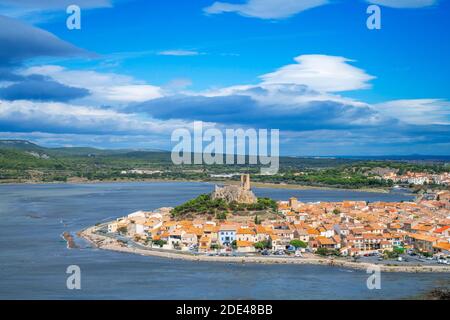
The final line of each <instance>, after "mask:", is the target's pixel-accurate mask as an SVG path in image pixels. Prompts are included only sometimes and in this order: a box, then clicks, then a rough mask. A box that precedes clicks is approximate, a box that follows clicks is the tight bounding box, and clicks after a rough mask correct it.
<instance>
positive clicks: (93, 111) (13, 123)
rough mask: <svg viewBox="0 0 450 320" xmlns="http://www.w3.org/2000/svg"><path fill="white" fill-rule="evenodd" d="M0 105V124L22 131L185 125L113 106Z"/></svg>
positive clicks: (134, 130) (156, 129)
mask: <svg viewBox="0 0 450 320" xmlns="http://www.w3.org/2000/svg"><path fill="white" fill-rule="evenodd" d="M0 105H1V108H0V124H1V126H2V128H4V129H3V130H6V131H8V130H9V131H11V129H12V128H15V129H20V130H23V131H28V130H31V131H45V132H54V133H55V132H59V133H79V134H86V133H96V134H100V135H102V134H111V133H126V134H131V135H132V134H155V133H158V134H162V133H164V134H169V133H170V132H171V131H172V130H174V129H175V128H177V127H179V126H185V125H186V122H184V121H182V120H169V121H162V120H156V119H152V118H148V117H142V116H141V115H137V114H133V113H122V112H119V111H115V110H112V109H101V108H95V107H91V106H80V105H73V104H68V103H59V102H51V103H48V102H32V101H26V100H16V101H5V100H0Z"/></svg>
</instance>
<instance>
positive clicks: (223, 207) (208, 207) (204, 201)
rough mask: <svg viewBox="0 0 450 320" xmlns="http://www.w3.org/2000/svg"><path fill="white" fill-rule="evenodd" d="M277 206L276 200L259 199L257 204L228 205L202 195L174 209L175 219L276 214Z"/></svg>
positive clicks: (233, 203)
mask: <svg viewBox="0 0 450 320" xmlns="http://www.w3.org/2000/svg"><path fill="white" fill-rule="evenodd" d="M276 208H277V204H276V202H275V201H274V200H272V199H269V198H258V201H257V203H254V204H243V203H236V202H231V203H227V202H226V201H225V200H223V199H212V197H211V195H210V194H202V195H199V196H198V197H197V198H194V199H191V200H189V201H187V202H185V203H183V204H181V205H179V206H177V207H175V208H173V209H172V212H171V213H172V216H173V217H182V216H186V215H198V214H206V215H208V214H209V215H215V216H219V217H226V214H227V213H236V212H252V211H263V210H269V211H271V212H275V211H276Z"/></svg>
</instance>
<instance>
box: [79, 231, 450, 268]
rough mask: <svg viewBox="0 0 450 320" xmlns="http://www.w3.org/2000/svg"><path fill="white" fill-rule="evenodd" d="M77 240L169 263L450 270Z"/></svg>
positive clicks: (87, 235)
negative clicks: (211, 253) (203, 252)
mask: <svg viewBox="0 0 450 320" xmlns="http://www.w3.org/2000/svg"><path fill="white" fill-rule="evenodd" d="M79 236H80V237H82V238H84V239H86V240H87V241H89V242H90V243H91V244H92V245H93V246H95V247H97V248H100V249H105V250H113V251H118V252H125V253H134V254H140V255H144V256H156V257H161V258H169V259H181V260H189V261H199V262H200V261H204V262H222V263H262V264H315V265H327V266H335V267H343V268H351V269H359V270H367V269H368V268H371V267H379V268H380V271H382V272H443V273H450V266H443V265H439V266H420V265H417V266H411V265H404V266H399V265H383V264H371V263H364V262H352V261H345V260H342V259H333V258H319V257H317V258H297V257H267V256H241V257H233V256H226V257H222V256H206V255H193V254H190V253H186V252H174V251H168V250H162V249H150V248H149V249H139V248H131V247H128V246H125V245H124V244H122V243H120V242H118V241H117V240H115V239H112V238H110V237H107V236H102V235H99V234H97V233H94V232H93V227H90V228H87V229H85V230H82V231H81V232H79Z"/></svg>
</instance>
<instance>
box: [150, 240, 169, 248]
mask: <svg viewBox="0 0 450 320" xmlns="http://www.w3.org/2000/svg"><path fill="white" fill-rule="evenodd" d="M152 242H153V244H156V245H157V246H160V247H162V246H163V245H165V244H166V243H167V241H164V240H153V241H152Z"/></svg>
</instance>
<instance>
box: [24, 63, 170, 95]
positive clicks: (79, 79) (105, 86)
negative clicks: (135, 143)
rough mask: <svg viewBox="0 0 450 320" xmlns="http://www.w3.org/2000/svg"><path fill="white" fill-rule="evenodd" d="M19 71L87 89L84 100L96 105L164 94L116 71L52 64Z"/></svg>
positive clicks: (151, 86)
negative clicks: (98, 70) (79, 68)
mask: <svg viewBox="0 0 450 320" xmlns="http://www.w3.org/2000/svg"><path fill="white" fill-rule="evenodd" d="M21 73H22V74H24V75H31V74H40V75H44V76H49V77H51V78H53V79H55V80H56V81H58V82H60V83H62V84H65V85H68V86H72V87H79V88H86V89H88V90H89V91H90V92H91V93H92V95H91V96H89V97H87V98H84V99H83V101H89V102H97V103H99V104H105V103H127V102H142V101H146V100H151V99H155V98H160V97H162V96H163V90H162V89H161V88H160V87H157V86H153V85H149V84H146V83H144V82H142V81H137V80H135V79H134V78H132V77H129V76H125V75H121V74H117V73H102V72H96V71H89V70H68V69H65V68H63V67H61V66H55V65H44V66H36V67H30V68H28V69H26V70H22V72H21Z"/></svg>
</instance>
